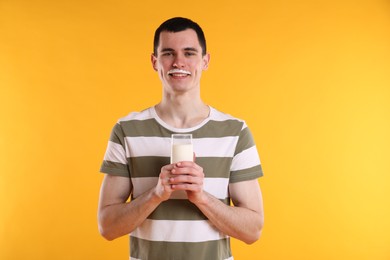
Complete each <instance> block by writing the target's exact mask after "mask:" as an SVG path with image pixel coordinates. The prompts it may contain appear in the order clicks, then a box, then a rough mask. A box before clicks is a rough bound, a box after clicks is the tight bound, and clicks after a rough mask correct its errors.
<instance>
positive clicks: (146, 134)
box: [98, 17, 264, 260]
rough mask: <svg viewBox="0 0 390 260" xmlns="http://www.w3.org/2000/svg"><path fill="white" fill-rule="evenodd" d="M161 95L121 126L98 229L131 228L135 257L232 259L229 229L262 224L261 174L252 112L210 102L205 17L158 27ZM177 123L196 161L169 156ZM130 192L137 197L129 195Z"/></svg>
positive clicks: (109, 153)
mask: <svg viewBox="0 0 390 260" xmlns="http://www.w3.org/2000/svg"><path fill="white" fill-rule="evenodd" d="M151 62H152V66H153V69H154V70H155V71H157V73H158V75H159V77H160V80H161V82H162V88H163V95H162V99H161V102H160V103H158V104H157V105H155V106H152V107H150V108H148V109H145V110H143V111H141V112H133V113H130V114H129V115H128V116H126V117H124V118H121V119H120V120H119V121H118V122H117V124H116V125H115V126H114V128H113V130H112V133H111V137H110V140H109V143H108V146H107V150H106V154H105V157H104V161H103V164H102V166H101V172H103V173H106V175H105V177H104V180H103V183H102V187H101V193H100V200H99V209H98V222H99V230H100V232H101V234H102V236H103V237H105V238H106V239H108V240H112V239H115V238H117V237H120V236H123V235H126V234H130V259H134V260H135V259H149V260H153V259H159V260H160V259H186V260H192V259H194V260H195V259H196V260H199V259H213V260H214V259H233V256H232V252H231V249H230V237H234V238H237V239H240V240H242V241H244V242H246V243H248V244H251V243H253V242H255V241H256V240H258V239H259V237H260V234H261V230H262V227H263V219H264V217H263V205H262V195H261V191H260V187H259V184H258V181H257V178H258V177H260V176H262V169H261V165H260V160H259V156H258V153H257V149H256V146H255V143H254V141H253V138H252V135H251V132H250V131H249V129H248V127H247V125H246V124H245V122H244V121H243V120H240V119H237V118H234V117H232V116H230V115H228V114H225V113H222V112H220V111H218V110H217V109H215V108H213V107H211V106H209V105H207V104H205V103H204V102H203V101H202V99H201V95H200V79H201V75H202V72H203V71H204V70H206V69H207V68H208V64H209V62H210V55H209V54H208V53H207V49H206V40H205V37H204V34H203V31H202V29H201V28H200V27H199V25H198V24H197V23H195V22H193V21H191V20H189V19H186V18H180V17H176V18H172V19H169V20H167V21H165V22H164V23H163V24H161V25H160V27H159V28H158V29H157V30H156V32H155V36H154V51H153V54H152V56H151ZM173 133H190V134H192V135H193V143H194V161H193V162H192V161H183V162H179V163H175V164H171V163H170V137H171V134H173ZM129 197H130V200H129Z"/></svg>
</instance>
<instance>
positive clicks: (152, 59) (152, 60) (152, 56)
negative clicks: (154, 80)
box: [150, 53, 157, 71]
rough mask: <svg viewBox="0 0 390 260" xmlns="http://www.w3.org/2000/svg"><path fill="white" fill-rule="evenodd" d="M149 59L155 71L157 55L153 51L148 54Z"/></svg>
mask: <svg viewBox="0 0 390 260" xmlns="http://www.w3.org/2000/svg"><path fill="white" fill-rule="evenodd" d="M150 61H151V62H152V66H153V69H154V70H155V71H157V57H156V56H154V54H153V53H152V54H151V55H150Z"/></svg>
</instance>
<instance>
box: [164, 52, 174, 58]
mask: <svg viewBox="0 0 390 260" xmlns="http://www.w3.org/2000/svg"><path fill="white" fill-rule="evenodd" d="M172 55H173V53H172V52H164V53H163V54H162V56H166V57H169V56H172Z"/></svg>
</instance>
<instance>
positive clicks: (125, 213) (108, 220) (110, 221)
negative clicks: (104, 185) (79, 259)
mask: <svg viewBox="0 0 390 260" xmlns="http://www.w3.org/2000/svg"><path fill="white" fill-rule="evenodd" d="M160 203H161V200H160V199H159V198H158V196H156V195H155V194H154V191H153V189H152V190H150V191H148V192H145V193H144V194H142V195H141V196H139V197H137V198H136V199H134V200H132V201H131V202H127V203H118V204H112V205H106V206H104V207H103V208H101V209H100V210H99V230H100V233H101V234H102V236H103V237H105V238H106V239H108V240H113V239H115V238H118V237H120V236H123V235H126V234H129V233H130V232H132V231H133V230H134V229H135V228H137V227H138V226H139V225H141V224H142V222H143V221H144V220H145V219H146V218H147V217H148V216H149V215H150V214H151V213H152V212H153V210H155V209H156V208H157V206H158V205H159V204H160Z"/></svg>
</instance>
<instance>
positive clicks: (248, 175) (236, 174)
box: [230, 165, 263, 183]
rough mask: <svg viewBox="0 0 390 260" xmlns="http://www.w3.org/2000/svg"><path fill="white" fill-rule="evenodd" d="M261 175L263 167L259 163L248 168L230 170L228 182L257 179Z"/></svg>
mask: <svg viewBox="0 0 390 260" xmlns="http://www.w3.org/2000/svg"><path fill="white" fill-rule="evenodd" d="M262 176H263V169H262V168H261V165H257V166H254V167H251V168H248V169H244V170H239V171H232V173H231V175H230V183H234V182H240V181H249V180H253V179H257V178H259V177H262Z"/></svg>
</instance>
